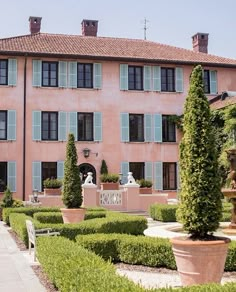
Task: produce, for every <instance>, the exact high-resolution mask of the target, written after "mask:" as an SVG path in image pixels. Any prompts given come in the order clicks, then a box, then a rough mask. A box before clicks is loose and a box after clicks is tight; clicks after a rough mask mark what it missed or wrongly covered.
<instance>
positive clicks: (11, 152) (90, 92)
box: [0, 56, 236, 198]
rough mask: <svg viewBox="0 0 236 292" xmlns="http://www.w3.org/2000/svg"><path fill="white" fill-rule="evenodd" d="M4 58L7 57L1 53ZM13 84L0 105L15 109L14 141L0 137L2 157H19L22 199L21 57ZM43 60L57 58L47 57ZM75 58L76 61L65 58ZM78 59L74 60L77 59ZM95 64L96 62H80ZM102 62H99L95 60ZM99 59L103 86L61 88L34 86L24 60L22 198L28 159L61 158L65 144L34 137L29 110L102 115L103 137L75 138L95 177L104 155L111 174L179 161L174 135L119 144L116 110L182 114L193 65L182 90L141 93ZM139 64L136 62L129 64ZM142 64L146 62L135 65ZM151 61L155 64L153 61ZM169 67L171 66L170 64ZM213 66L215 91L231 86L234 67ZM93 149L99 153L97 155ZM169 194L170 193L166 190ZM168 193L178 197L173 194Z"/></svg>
mask: <svg viewBox="0 0 236 292" xmlns="http://www.w3.org/2000/svg"><path fill="white" fill-rule="evenodd" d="M4 58H7V56H6V57H4ZM17 60H18V64H17V66H18V75H17V78H18V80H17V86H16V87H8V86H1V87H0V97H1V103H0V109H2V110H9V109H15V110H16V111H17V140H16V141H13V142H8V141H0V161H10V160H16V161H17V192H16V194H15V196H16V197H18V198H22V197H23V194H22V168H23V163H22V153H23V147H22V145H23V142H22V141H23V90H24V89H23V83H24V82H23V75H24V74H23V70H24V58H23V57H19V58H17ZM43 60H48V61H50V60H51V61H52V60H56V61H59V59H47V58H44V59H43ZM66 61H75V60H69V59H68V60H66ZM77 61H78V60H77ZM84 61H85V62H94V60H84ZM99 62H100V61H99ZM101 63H102V89H101V90H97V89H70V88H66V89H61V88H42V87H40V88H35V87H33V86H32V58H27V88H26V92H27V105H26V192H25V195H26V198H28V196H29V195H30V194H31V193H32V161H45V162H46V161H59V160H64V159H65V149H66V142H50V141H39V142H35V141H32V111H34V110H41V111H67V112H70V111H81V112H94V111H98V112H102V113H103V117H102V118H103V141H102V142H100V143H98V142H76V148H77V152H78V159H79V164H81V163H90V164H92V165H93V166H94V167H95V169H96V172H97V176H99V172H100V166H101V161H102V159H105V160H106V162H107V165H108V169H109V172H113V173H119V172H120V163H121V161H134V162H144V161H164V162H176V161H178V142H179V140H180V134H179V133H177V142H176V143H154V142H151V143H150V142H149V143H145V142H144V143H121V142H120V112H131V113H143V114H144V113H153V114H154V113H162V114H181V113H182V112H183V104H184V100H185V97H186V95H187V92H188V86H189V85H188V84H189V76H190V73H191V70H192V66H189V65H185V66H182V67H183V68H184V92H183V93H160V92H153V91H151V92H144V91H141V92H140V91H121V90H120V88H119V74H120V73H119V64H120V63H119V62H101ZM129 64H130V65H131V64H134V65H137V64H136V63H129ZM138 65H146V64H144V63H143V64H140V63H139V64H138ZM153 65H155V64H153ZM168 67H171V66H169V65H168ZM205 69H213V70H216V69H217V76H218V92H222V91H225V90H235V84H236V69H233V68H232V69H229V68H214V67H205ZM85 147H88V148H90V149H91V152H92V154H91V155H90V157H88V158H84V156H83V154H82V149H83V148H85ZM94 153H98V155H97V156H96V155H95V154H94ZM167 193H169V192H168V191H167ZM171 194H172V195H170V196H172V197H174V196H175V195H176V193H175V192H171Z"/></svg>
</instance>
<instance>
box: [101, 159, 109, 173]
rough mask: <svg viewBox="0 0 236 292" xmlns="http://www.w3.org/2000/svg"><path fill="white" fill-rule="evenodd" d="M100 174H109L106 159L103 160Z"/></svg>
mask: <svg viewBox="0 0 236 292" xmlns="http://www.w3.org/2000/svg"><path fill="white" fill-rule="evenodd" d="M100 174H108V168H107V164H106V161H105V160H104V159H103V160H102V165H101V169H100Z"/></svg>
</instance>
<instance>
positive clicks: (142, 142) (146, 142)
mask: <svg viewBox="0 0 236 292" xmlns="http://www.w3.org/2000/svg"><path fill="white" fill-rule="evenodd" d="M123 143H128V144H149V143H152V142H148V141H140V142H139V141H137V142H136V141H126V142H123Z"/></svg>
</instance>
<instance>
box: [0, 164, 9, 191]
mask: <svg viewBox="0 0 236 292" xmlns="http://www.w3.org/2000/svg"><path fill="white" fill-rule="evenodd" d="M6 187H7V162H0V192H4V191H5V190H6Z"/></svg>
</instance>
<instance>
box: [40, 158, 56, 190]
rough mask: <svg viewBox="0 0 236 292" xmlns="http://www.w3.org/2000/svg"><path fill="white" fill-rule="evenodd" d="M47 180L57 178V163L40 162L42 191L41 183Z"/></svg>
mask: <svg viewBox="0 0 236 292" xmlns="http://www.w3.org/2000/svg"><path fill="white" fill-rule="evenodd" d="M47 178H57V163H56V162H42V189H43V188H44V187H43V181H44V180H45V179H47Z"/></svg>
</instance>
